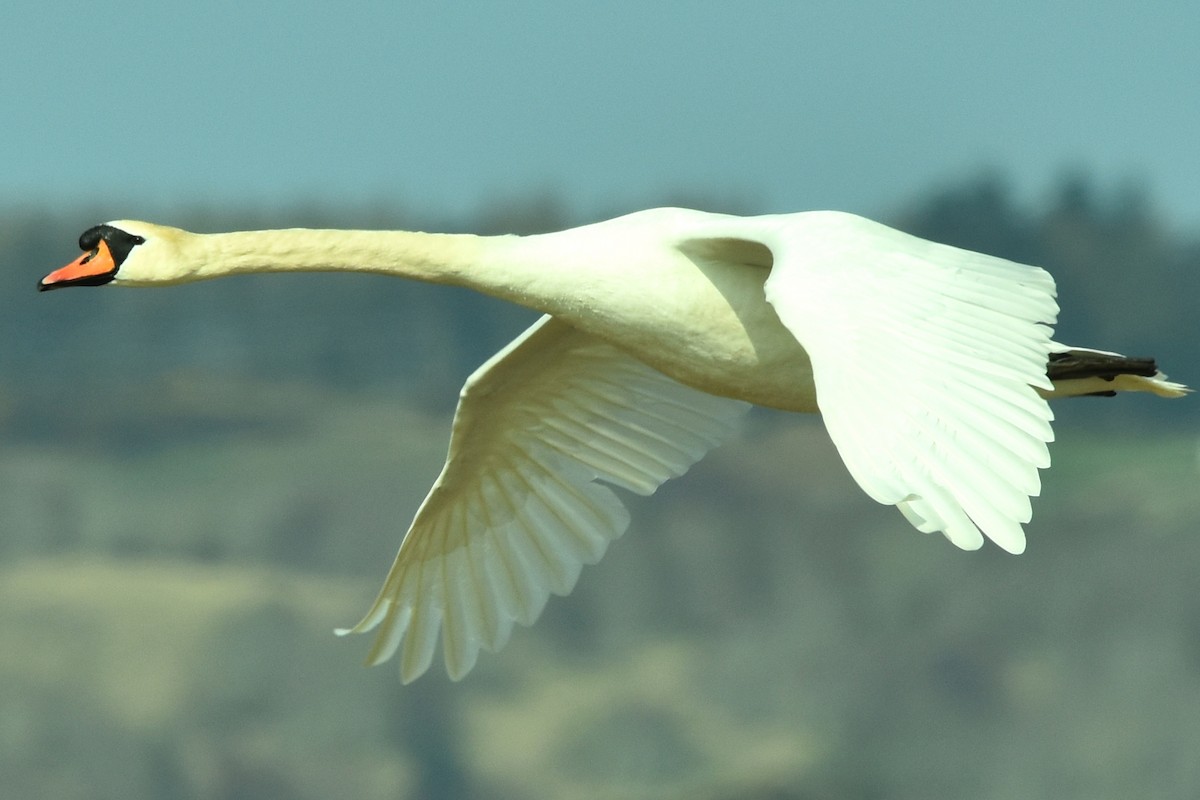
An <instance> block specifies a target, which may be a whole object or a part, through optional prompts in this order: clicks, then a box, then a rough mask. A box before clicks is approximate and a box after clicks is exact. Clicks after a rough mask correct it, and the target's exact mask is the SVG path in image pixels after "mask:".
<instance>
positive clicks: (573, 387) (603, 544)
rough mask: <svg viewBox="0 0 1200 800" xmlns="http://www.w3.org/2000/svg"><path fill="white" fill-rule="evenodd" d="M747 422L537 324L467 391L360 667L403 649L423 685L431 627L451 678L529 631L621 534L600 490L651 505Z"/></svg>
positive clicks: (619, 510)
mask: <svg viewBox="0 0 1200 800" xmlns="http://www.w3.org/2000/svg"><path fill="white" fill-rule="evenodd" d="M746 408H748V406H747V404H745V403H741V402H738V401H736V400H729V399H726V398H720V397H714V396H712V395H708V394H704V393H702V392H699V391H696V390H694V389H691V388H688V387H686V386H683V385H682V384H679V383H677V382H675V381H673V380H671V379H670V378H668V377H666V376H665V375H663V374H661V373H659V372H658V371H656V370H654V369H652V368H650V367H648V366H646V365H645V364H643V363H641V362H640V361H637V360H635V359H633V358H631V357H629V356H627V355H625V354H624V353H622V352H621V351H619V350H617V349H616V348H614V347H612V346H610V345H608V344H605V343H604V342H602V341H600V340H598V339H596V338H594V337H592V336H590V335H588V334H586V333H583V332H581V331H579V330H576V329H575V328H572V327H571V326H569V325H567V324H566V323H563V322H560V321H558V320H556V319H553V318H551V317H543V318H542V319H540V320H539V321H538V322H537V323H535V324H534V325H533V326H532V327H531V328H529V330H527V331H526V332H525V333H524V334H522V335H521V336H520V337H519V338H517V339H516V341H514V342H513V343H512V344H510V345H509V346H508V347H506V348H505V349H504V350H502V351H501V352H500V353H498V354H496V355H495V356H494V357H493V358H491V359H490V360H489V361H488V362H487V363H486V364H484V365H483V366H482V367H480V368H479V369H478V370H476V372H475V373H474V374H473V375H472V376H471V377H470V378H469V379H468V380H467V383H466V385H465V386H464V387H463V391H462V396H461V398H460V400H459V405H458V411H457V413H456V415H455V418H454V428H453V431H452V433H451V437H450V453H449V456H448V458H447V460H446V466H445V467H444V468H443V469H442V474H441V475H440V476H439V477H438V479H437V482H436V483H435V484H434V486H433V489H432V490H431V491H430V493H429V496H428V497H426V498H425V502H424V503H423V504H422V505H421V508H420V509H419V510H418V511H417V516H416V518H415V519H414V520H413V524H412V527H411V528H410V529H409V531H408V534H407V535H406V536H405V538H404V541H403V543H402V544H401V545H400V552H399V553H398V554H397V556H396V560H395V563H393V565H392V568H391V571H390V572H389V573H388V576H387V580H386V581H385V583H384V586H383V589H382V591H381V592H380V594H379V597H378V598H377V599H376V600H375V604H374V605H373V606H372V607H371V610H370V611H369V612H368V613H367V615H366V617H364V618H363V620H362V621H361V622H359V623H358V625H356V626H355V627H354V628H351V629H349V630H342V631H339V633H343V634H344V633H362V632H366V631H369V630H371V629H373V628H375V627H377V626H378V627H379V628H380V630H379V633H378V634H377V636H376V638H375V642H374V644H373V646H372V648H371V652H370V655H369V656H368V662H369V663H371V664H377V663H380V662H382V661H385V660H387V659H388V658H390V657H391V655H392V654H393V653H394V652H395V651H396V650H397V648H399V646H400V644H401V643H402V642H403V643H404V652H403V654H402V656H401V660H400V672H401V678H402V679H403V680H404V682H406V683H407V682H408V681H411V680H413V679H415V678H416V677H418V676H419V675H421V673H423V672H424V671H425V670H426V669H427V668H428V667H429V664H430V662H431V660H432V658H433V654H434V650H435V649H436V646H437V634H438V628H439V627H441V628H443V634H442V643H443V649H444V651H445V659H446V669H447V671H448V672H449V673H450V677H451V678H453V679H455V680H457V679H458V678H461V677H462V676H463V675H465V674H466V673H467V672H468V671H469V670H470V669H471V667H472V666H474V664H475V659H476V657H477V656H478V653H479V648H480V647H483V648H486V649H488V650H496V649H498V648H500V647H501V646H503V645H504V643H505V641H507V639H508V636H509V633H510V632H511V630H512V624H513V621H514V620H515V621H517V622H520V623H521V624H523V625H530V624H532V623H533V621H534V620H535V619H536V618H537V616H538V614H540V613H541V610H542V608H543V606H545V604H546V600H547V599H548V598H549V595H550V593H551V592H553V593H555V594H560V595H562V594H567V593H568V592H570V591H571V589H572V588H573V587H574V585H575V580H576V578H578V577H579V571H580V568H581V567H582V565H583V564H591V563H595V562H596V561H598V560H599V559H600V557H601V556H602V555H603V554H604V551H605V549H606V548H607V547H608V543H609V542H610V541H611V540H613V539H615V538H616V537H618V536H620V535H621V533H623V532H624V530H625V527H626V526H627V525H628V524H629V515H628V512H627V511H626V510H625V507H624V506H623V505H622V504H621V502H620V500H618V499H617V496H616V495H615V494H614V493H613V491H612V490H611V489H609V488H607V487H606V486H603V485H601V484H599V483H597V482H596V481H597V480H602V481H605V482H607V483H611V484H613V485H615V486H620V487H622V488H625V489H629V490H631V491H634V492H638V493H639V494H650V493H652V492H653V491H654V490H655V489H657V488H658V487H659V485H661V484H662V483H663V482H664V481H666V480H667V479H669V478H672V477H675V476H678V475H681V474H683V473H684V472H685V471H686V470H687V469H688V467H690V466H691V465H692V464H694V463H695V462H696V461H698V460H699V459H700V458H701V457H702V456H703V455H704V454H705V453H706V452H707V451H708V450H709V449H710V448H712V447H713V446H715V445H716V444H718V443H719V442H720V441H721V439H722V438H724V436H725V435H726V434H727V433H728V432H729V430H730V429H731V427H732V425H733V422H734V420H735V419H736V418H737V417H738V416H740V415H741V413H742V412H743V411H744V410H745V409H746Z"/></svg>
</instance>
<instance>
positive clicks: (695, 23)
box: [0, 0, 1200, 800]
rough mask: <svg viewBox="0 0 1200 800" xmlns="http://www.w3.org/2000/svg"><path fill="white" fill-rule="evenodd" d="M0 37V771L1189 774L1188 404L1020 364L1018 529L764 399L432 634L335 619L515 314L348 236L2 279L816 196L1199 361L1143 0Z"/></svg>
mask: <svg viewBox="0 0 1200 800" xmlns="http://www.w3.org/2000/svg"><path fill="white" fill-rule="evenodd" d="M10 5H11V7H9V8H8V10H6V13H5V20H6V26H5V27H6V35H5V46H4V48H3V50H0V109H3V111H2V113H3V125H0V143H3V152H4V156H3V168H2V169H0V220H2V222H0V344H2V346H0V521H2V523H0V525H2V527H0V530H2V531H3V533H2V535H0V796H4V797H26V798H41V797H53V798H148V799H149V798H154V799H155V800H157V799H158V798H164V799H165V798H172V799H173V798H187V799H191V798H196V799H197V800H199V799H201V798H203V799H205V800H207V799H209V798H212V799H213V800H234V799H235V798H263V799H265V800H274V799H275V798H326V797H332V796H338V797H360V798H397V797H401V798H404V797H412V798H428V799H429V800H440V799H441V798H490V799H494V800H506V799H509V798H512V799H514V800H515V799H517V798H556V799H557V798H565V799H568V800H569V799H571V798H579V799H580V800H585V799H587V800H591V799H593V798H595V799H596V800H600V799H601V798H621V799H622V800H625V799H628V798H634V799H635V800H636V799H637V798H684V797H687V798H701V800H732V799H733V798H748V799H749V800H755V798H763V799H764V800H765V799H766V798H770V799H771V800H801V799H803V800H810V799H812V798H941V797H945V798H963V797H972V798H989V799H990V798H995V799H996V800H999V799H1001V798H1014V799H1015V798H1030V797H1054V798H1088V800H1096V799H1097V798H1130V797H1163V798H1171V797H1194V796H1196V795H1197V793H1198V792H1200V766H1198V765H1200V761H1198V760H1197V759H1196V758H1195V754H1196V752H1197V751H1198V750H1200V595H1198V593H1197V592H1196V591H1195V589H1196V585H1197V584H1196V577H1195V575H1196V571H1197V566H1198V565H1200V541H1198V539H1197V537H1196V528H1197V523H1198V522H1200V493H1198V492H1197V491H1196V486H1197V478H1198V477H1200V476H1198V459H1197V456H1198V450H1197V442H1198V439H1197V433H1198V432H1200V412H1198V411H1197V404H1196V403H1195V402H1193V401H1190V400H1185V401H1181V402H1174V403H1168V402H1165V401H1161V400H1157V399H1155V398H1148V397H1140V396H1135V397H1121V398H1118V399H1115V400H1107V401H1105V400H1091V399H1085V400H1079V401H1075V402H1069V403H1063V404H1060V405H1057V406H1056V408H1055V410H1056V413H1057V415H1058V418H1059V421H1058V423H1057V432H1058V439H1059V441H1058V442H1057V443H1056V444H1055V445H1054V446H1053V449H1052V453H1053V457H1054V460H1055V466H1054V468H1053V469H1052V470H1050V471H1049V472H1047V473H1045V474H1044V490H1043V497H1042V498H1041V499H1039V500H1037V501H1036V502H1035V505H1034V508H1035V516H1034V521H1033V522H1032V523H1031V524H1030V525H1028V526H1027V532H1028V536H1029V541H1030V545H1029V550H1028V552H1027V553H1026V554H1025V555H1022V556H1021V557H1019V558H1014V557H1011V556H1007V555H1004V554H1003V553H1000V552H999V551H998V550H997V549H996V548H994V547H991V546H990V545H989V546H987V547H985V549H984V550H982V551H980V552H977V553H961V552H958V551H957V550H955V548H953V547H952V546H951V545H949V544H948V543H947V542H945V541H943V540H942V539H941V538H940V537H927V536H922V535H921V534H919V533H916V532H915V531H913V530H912V529H911V527H910V526H909V525H908V524H907V523H906V522H904V520H903V519H902V518H901V517H900V515H899V514H897V513H896V512H895V510H894V509H891V508H884V507H881V506H877V505H875V504H874V503H872V502H871V501H870V500H869V499H867V498H866V497H865V496H864V495H863V494H862V493H861V492H860V491H859V490H858V489H857V488H856V487H855V486H854V484H853V483H852V481H851V480H850V478H849V477H848V475H847V474H846V472H845V469H844V468H843V467H842V466H841V463H840V461H839V460H838V458H837V455H836V453H835V452H834V450H833V448H832V446H831V445H830V443H829V442H828V440H827V438H826V436H825V433H824V431H823V429H822V428H821V425H820V421H819V420H818V419H815V418H801V417H798V416H795V415H784V414H779V413H771V412H766V411H761V412H756V413H754V414H752V415H751V417H750V419H749V420H748V422H747V424H746V426H745V428H744V430H743V432H742V433H741V435H740V436H739V437H738V438H737V439H736V440H734V441H732V442H730V443H729V444H727V445H726V446H724V447H722V448H720V449H718V450H716V451H714V452H713V453H712V454H710V455H709V456H708V457H707V458H706V459H705V460H704V461H703V462H701V463H700V464H699V465H697V466H696V467H695V468H694V469H693V470H692V471H691V473H689V474H688V475H687V476H685V477H684V478H682V479H680V480H677V481H675V482H673V483H670V484H668V485H666V486H664V487H663V488H662V489H661V490H660V491H659V493H658V494H657V495H656V496H655V497H653V498H649V499H643V498H632V497H630V498H627V499H628V502H629V505H630V506H631V508H632V511H633V524H632V525H631V527H630V529H629V532H628V533H627V535H626V536H625V537H624V538H623V539H621V540H620V541H618V542H616V543H615V544H614V545H613V546H612V547H611V548H610V550H609V553H608V555H607V556H606V557H605V559H604V560H603V561H602V562H601V563H600V565H598V566H596V567H589V568H587V569H586V570H585V571H584V573H583V576H582V578H581V580H580V582H579V585H578V587H577V589H576V590H575V592H574V593H573V594H572V595H571V596H570V597H568V598H553V599H552V600H551V602H550V604H549V606H548V607H547V610H546V612H545V613H544V614H543V617H542V619H541V620H540V621H539V622H538V624H537V625H536V626H535V627H534V628H532V629H529V630H525V629H519V630H518V631H517V632H516V633H515V634H514V636H513V639H512V641H511V643H510V644H509V645H508V647H507V648H506V649H505V650H504V651H503V652H502V653H500V654H497V655H490V654H484V655H483V656H482V657H481V660H480V662H479V665H478V666H477V667H476V668H475V670H474V671H473V672H472V673H471V675H470V676H468V678H467V679H466V680H465V681H463V682H461V683H458V684H453V683H451V682H449V681H448V680H447V679H446V678H445V676H444V674H440V673H439V671H438V670H436V669H435V670H431V671H430V673H428V674H427V675H426V676H425V677H423V678H422V679H421V680H420V681H418V682H417V683H415V684H413V685H411V686H407V687H403V686H401V685H400V684H399V681H398V679H397V676H396V671H395V667H394V665H392V664H389V665H387V666H383V667H380V668H376V669H373V670H364V669H361V668H360V666H359V664H360V662H361V659H362V657H363V656H364V655H365V652H366V648H367V645H368V642H367V640H365V639H350V640H348V641H347V640H337V639H335V638H334V637H333V636H332V635H331V630H332V629H333V628H334V627H336V626H341V625H346V624H349V623H353V622H355V621H356V620H357V619H358V618H359V616H360V615H361V613H362V612H363V611H365V609H366V607H367V605H368V604H369V602H370V601H371V600H372V599H373V597H374V595H375V592H376V590H377V588H378V585H379V583H380V581H381V580H382V578H383V575H384V572H385V571H386V568H387V566H388V564H389V563H390V560H391V558H392V556H393V555H394V553H395V549H396V547H397V546H398V544H399V540H400V536H401V534H402V533H403V531H404V530H405V529H406V528H407V526H408V523H409V520H410V519H411V517H412V514H413V512H414V511H415V509H416V507H417V505H418V503H419V502H420V500H421V498H422V497H423V496H424V494H425V492H426V490H427V489H428V487H429V485H430V484H431V482H432V480H433V478H434V477H435V475H436V474H437V471H438V469H439V468H440V465H441V461H442V458H443V456H444V453H445V446H446V441H447V437H448V431H449V422H450V414H451V413H452V410H453V403H454V400H455V398H456V396H457V391H458V388H459V386H460V385H461V383H462V380H463V379H464V378H465V376H466V375H467V374H468V373H469V372H470V371H471V370H472V369H473V368H474V367H475V366H477V365H478V364H479V363H480V362H481V361H483V360H484V359H485V358H487V357H488V356H489V355H491V354H492V353H493V352H494V351H496V350H497V349H499V348H500V347H501V346H502V345H503V344H505V343H506V342H507V341H509V340H510V339H511V338H512V337H514V336H515V335H516V334H517V333H518V332H519V331H521V330H522V329H523V327H524V326H525V325H527V324H528V323H529V322H531V321H532V319H533V315H532V314H531V313H529V312H526V311H524V310H522V309H517V308H513V307H509V306H506V305H504V304H502V303H500V302H498V301H493V300H490V299H488V298H483V297H478V296H474V295H471V294H469V293H466V292H463V291H458V290H452V289H445V288H439V287H430V286H423V285H414V284H410V283H406V282H403V281H396V280H388V279H385V278H380V277H377V276H365V275H364V276H351V275H341V276H319V275H299V276H292V275H275V276H270V277H264V278H259V277H244V278H235V279H230V280H227V281H218V282H214V283H211V284H205V285H194V286H187V287H180V288H174V289H159V290H148V291H118V290H115V289H114V290H90V291H84V290H79V291H70V292H57V293H54V294H50V295H42V296H39V295H37V294H36V293H35V292H34V283H35V282H36V281H37V279H38V278H40V277H41V276H42V275H44V274H45V273H47V272H48V271H50V270H51V269H53V268H56V267H58V266H60V265H61V264H64V263H66V262H67V261H68V260H70V259H73V258H74V257H75V255H76V253H77V248H76V245H75V242H76V239H77V237H78V235H79V233H80V232H81V231H82V230H84V229H85V228H87V227H89V226H90V225H92V224H95V223H98V222H102V221H106V220H110V219H116V218H142V219H150V220H153V221H156V222H162V223H167V224H174V225H179V226H182V227H187V228H190V229H194V230H201V231H217V230H230V229H239V228H260V227H277V226H278V227H282V226H328V227H361V228H413V229H424V230H443V231H474V232H479V233H500V232H516V233H529V232H537V231H545V230H552V229H556V228H561V227H567V226H572V225H578V224H582V223H585V222H590V221H594V220H597V219H601V218H605V217H608V216H614V215H617V214H620V213H624V212H628V211H633V210H637V209H639V208H644V207H649V206H656V205H668V204H676V205H689V206H696V207H700V208H704V209H707V210H713V211H727V212H734V213H742V214H755V213H768V212H786V211H797V210H805V209H813V208H838V209H842V210H847V211H853V212H857V213H861V214H865V215H867V216H871V217H874V218H876V219H880V220H882V221H886V222H888V223H890V224H893V225H896V226H897V227H900V228H903V229H905V230H908V231H910V232H913V233H916V234H919V235H921V236H926V237H929V238H932V239H936V240H939V241H944V242H949V243H952V244H957V245H961V246H965V247H970V248H974V249H979V250H983V251H987V252H989V253H993V254H996V255H1001V256H1005V257H1008V258H1012V259H1015V260H1019V261H1024V262H1029V263H1034V264H1039V265H1042V266H1045V267H1047V268H1048V269H1050V270H1051V271H1052V272H1053V273H1054V275H1055V276H1056V277H1057V279H1058V282H1059V293H1060V301H1061V304H1062V307H1063V312H1062V314H1061V317H1060V325H1059V328H1058V338H1059V339H1060V340H1062V341H1066V342H1069V343H1073V344H1081V345H1088V346H1094V347H1103V348H1112V349H1118V350H1121V351H1123V352H1126V353H1130V354H1134V355H1153V356H1156V357H1158V358H1159V360H1160V364H1161V365H1162V366H1163V367H1164V368H1165V369H1166V370H1167V371H1169V372H1170V373H1171V375H1172V377H1174V378H1176V379H1179V380H1181V381H1184V382H1187V383H1191V384H1193V385H1196V384H1198V383H1200V359H1198V358H1197V354H1196V348H1195V339H1196V336H1195V331H1196V323H1195V309H1196V308H1197V305H1198V303H1200V192H1197V190H1196V187H1197V186H1200V159H1198V158H1197V156H1196V142H1197V141H1200V104H1198V103H1197V102H1196V94H1195V87H1196V83H1195V78H1196V76H1197V75H1200V48H1197V47H1196V45H1195V42H1196V41H1197V40H1200V10H1197V7H1196V6H1195V4H1194V3H1192V2H1165V1H1164V2H1155V1H1154V0H1151V2H1146V3H1142V4H1139V5H1138V6H1137V8H1136V9H1135V8H1133V7H1131V6H1129V5H1128V4H1125V3H1117V2H1112V1H1111V0H1100V1H1099V2H1095V1H1093V2H1089V3H1082V2H1067V3H1058V4H1042V3H1034V2H1027V1H1025V2H1011V3H972V4H959V3H939V2H935V1H934V0H912V2H908V3H903V4H896V3H882V2H865V3H833V2H828V3H824V2H816V3H791V2H787V3H785V2H776V3H770V2H751V3H745V4H739V5H736V6H735V4H731V3H716V2H695V3H686V4H685V3H667V2H651V3H646V2H609V3H603V4H599V3H597V4H592V3H582V2H520V3H495V4H488V3H475V4H450V3H432V2H401V3H384V2H376V3H370V2H363V3H356V2H349V3H342V4H329V3H316V2H307V1H306V0H299V1H298V2H294V3H288V4H283V3H263V4H258V5H248V4H244V3H239V4H234V3H228V2H216V3H210V4H197V5H195V6H190V7H183V6H178V5H175V4H163V3H150V2H134V1H133V0H114V2H111V3H106V4H103V5H96V4H91V3H89V4H84V3H70V2H62V3H53V2H51V3H36V4H35V3H33V2H26V1H25V0H17V1H16V2H15V3H14V4H10Z"/></svg>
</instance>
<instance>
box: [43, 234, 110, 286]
mask: <svg viewBox="0 0 1200 800" xmlns="http://www.w3.org/2000/svg"><path fill="white" fill-rule="evenodd" d="M116 272H117V263H116V261H114V260H113V257H112V252H111V251H110V250H109V249H108V242H106V241H104V240H103V239H101V240H100V243H99V244H98V245H96V249H95V250H91V251H89V252H87V253H84V254H83V255H81V256H80V257H79V258H77V259H75V260H74V261H72V262H71V263H70V264H67V265H66V266H65V267H62V268H61V269H56V270H54V272H51V273H50V274H49V275H47V276H46V277H44V278H42V279H41V280H40V281H38V291H39V292H45V291H47V290H49V289H61V288H63V287H65V286H100V285H101V284H105V283H108V282H109V281H111V280H112V278H113V275H115V274H116Z"/></svg>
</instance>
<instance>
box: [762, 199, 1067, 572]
mask: <svg viewBox="0 0 1200 800" xmlns="http://www.w3.org/2000/svg"><path fill="white" fill-rule="evenodd" d="M748 233H750V234H751V235H753V236H755V237H756V238H757V239H758V240H759V241H762V242H763V243H764V244H766V245H767V246H768V247H769V248H770V249H771V251H772V253H773V255H774V263H773V265H772V267H771V274H770V276H769V278H768V279H767V282H766V286H765V291H766V297H767V300H768V301H769V302H770V303H771V304H772V305H773V306H774V307H775V310H776V312H777V313H778V314H779V318H780V319H781V320H782V321H783V323H784V324H785V325H786V326H787V327H788V328H789V330H791V331H792V333H793V334H794V335H795V336H796V339H797V340H798V341H799V342H800V344H801V345H802V346H803V347H804V349H805V350H806V351H807V352H808V354H809V357H810V359H811V360H812V364H813V378H814V382H815V384H816V390H817V404H818V406H819V408H820V410H821V415H822V417H823V418H824V421H825V425H826V427H827V428H828V430H829V433H830V436H831V437H832V438H833V441H834V443H835V444H836V445H837V448H838V451H839V453H840V454H841V456H842V459H843V460H844V461H845V463H846V466H847V468H848V469H849V470H850V473H851V474H852V475H853V476H854V478H855V480H857V481H858V483H859V484H860V485H861V486H862V487H863V489H864V490H866V492H867V493H868V494H869V495H870V496H871V497H873V498H874V499H876V500H878V501H880V502H882V503H888V504H895V505H897V506H898V507H899V508H900V511H901V512H902V513H903V514H904V516H905V517H906V518H907V519H908V520H909V521H910V522H911V523H912V524H913V525H914V526H916V527H917V528H918V529H919V530H922V531H925V532H931V531H935V530H939V531H942V532H943V533H944V534H945V535H946V537H947V538H949V539H950V540H951V541H952V542H954V543H955V544H956V545H958V546H959V547H963V548H969V549H973V548H976V547H979V546H980V545H981V544H982V542H983V536H984V535H986V536H987V537H988V538H990V539H992V540H993V541H994V542H996V543H997V544H998V545H1000V546H1001V547H1002V548H1004V549H1005V550H1008V551H1010V552H1020V551H1021V550H1023V549H1024V547H1025V535H1024V532H1023V531H1022V529H1021V523H1023V522H1028V521H1029V519H1030V515H1031V508H1030V504H1029V498H1030V497H1031V496H1033V495H1036V494H1037V493H1038V492H1039V491H1040V488H1041V481H1040V477H1039V476H1038V472H1037V471H1038V469H1039V468H1043V467H1046V466H1048V465H1049V463H1050V457H1049V451H1048V450H1047V448H1046V444H1047V443H1048V442H1050V441H1052V440H1053V432H1052V430H1051V428H1050V422H1051V420H1052V419H1053V415H1052V414H1051V412H1050V409H1049V406H1048V405H1047V404H1046V402H1045V400H1044V399H1043V398H1041V397H1040V396H1039V395H1038V394H1037V392H1036V391H1035V389H1034V387H1040V388H1043V389H1048V388H1050V383H1049V379H1048V378H1047V377H1046V362H1047V359H1048V356H1049V353H1050V349H1051V342H1050V334H1051V329H1050V325H1052V324H1053V322H1054V321H1055V318H1056V316H1057V313H1058V306H1057V303H1056V302H1055V300H1054V296H1055V289H1054V282H1053V280H1052V279H1051V277H1050V276H1049V275H1048V274H1047V273H1046V272H1044V271H1043V270H1040V269H1038V268H1036V267H1029V266H1025V265H1021V264H1015V263H1012V262H1009V261H1005V260H1003V259H999V258H992V257H990V256H985V255H982V254H979V253H972V252H969V251H965V250H960V249H958V248H954V247H949V246H947V245H940V244H935V243H933V242H927V241H925V240H922V239H918V238H916V237H912V236H909V235H907V234H904V233H901V232H900V231H896V230H893V229H891V228H888V227H886V226H883V225H879V224H877V223H873V222H870V221H868V220H865V219H862V218H860V217H855V216H852V215H848V214H839V213H835V212H819V213H816V214H807V215H794V216H790V217H787V218H776V221H775V222H774V223H770V224H766V225H762V224H760V225H759V227H758V228H757V230H756V231H749V229H748Z"/></svg>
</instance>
